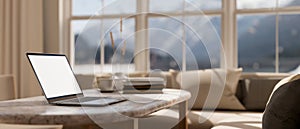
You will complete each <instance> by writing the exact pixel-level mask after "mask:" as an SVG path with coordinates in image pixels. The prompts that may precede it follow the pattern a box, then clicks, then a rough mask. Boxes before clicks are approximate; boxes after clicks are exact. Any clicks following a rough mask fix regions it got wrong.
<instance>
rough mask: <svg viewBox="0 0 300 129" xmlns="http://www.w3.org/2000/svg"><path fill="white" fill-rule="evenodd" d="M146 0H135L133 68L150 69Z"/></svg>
mask: <svg viewBox="0 0 300 129" xmlns="http://www.w3.org/2000/svg"><path fill="white" fill-rule="evenodd" d="M148 3H149V1H148V0H137V16H136V23H135V24H136V35H135V36H136V37H135V54H134V55H135V57H134V61H135V70H136V71H148V70H150V58H149V55H150V54H149V53H150V52H149V49H148V47H149V45H148V33H147V28H148V24H147V23H148V19H147V12H148V11H149V9H148V8H149V7H148V6H149V4H148Z"/></svg>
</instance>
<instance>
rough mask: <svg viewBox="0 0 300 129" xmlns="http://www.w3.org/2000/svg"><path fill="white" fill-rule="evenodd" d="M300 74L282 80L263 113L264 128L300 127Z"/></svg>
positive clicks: (295, 128) (284, 128)
mask: <svg viewBox="0 0 300 129" xmlns="http://www.w3.org/2000/svg"><path fill="white" fill-rule="evenodd" d="M299 98H300V75H293V76H290V77H287V78H284V79H283V80H281V81H280V82H279V83H278V84H277V85H276V86H275V88H274V90H273V93H272V95H271V97H270V99H269V102H268V104H267V107H266V109H265V112H264V114H263V128H264V129H299V128H300V99H299Z"/></svg>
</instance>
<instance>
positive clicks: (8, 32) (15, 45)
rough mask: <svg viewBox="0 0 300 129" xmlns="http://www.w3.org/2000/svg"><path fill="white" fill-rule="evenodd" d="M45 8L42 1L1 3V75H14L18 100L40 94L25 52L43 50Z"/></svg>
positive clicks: (3, 0)
mask: <svg viewBox="0 0 300 129" xmlns="http://www.w3.org/2000/svg"><path fill="white" fill-rule="evenodd" d="M42 7H43V0H0V75H1V74H12V75H14V78H15V79H14V80H15V81H16V82H15V84H16V94H17V96H16V97H29V96H36V95H41V90H40V88H39V86H38V83H37V81H36V79H35V76H34V74H33V72H32V70H31V67H30V65H29V63H28V61H27V59H26V56H25V53H26V52H27V51H34V52H42V51H43V8H42ZM2 92H5V91H2Z"/></svg>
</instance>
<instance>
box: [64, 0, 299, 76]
mask: <svg viewBox="0 0 300 129" xmlns="http://www.w3.org/2000/svg"><path fill="white" fill-rule="evenodd" d="M72 2H73V4H72V9H73V11H72V17H71V21H70V24H71V26H72V33H73V35H74V39H75V42H74V45H75V46H74V48H71V49H74V50H75V52H74V57H75V59H74V62H75V72H76V71H77V72H78V73H91V72H112V70H116V71H120V70H122V69H124V68H125V69H126V70H127V71H134V70H155V69H160V70H164V71H167V70H169V69H176V70H195V69H206V68H218V67H224V66H222V65H224V64H223V63H222V61H223V59H222V53H221V52H222V51H221V49H222V48H224V49H225V51H224V52H225V53H226V56H227V57H226V58H225V59H224V60H225V61H227V65H228V66H227V67H243V69H244V72H292V71H294V70H295V69H296V68H297V67H298V66H299V64H300V59H299V58H300V53H299V52H297V51H298V49H299V48H300V43H299V42H300V38H299V37H300V25H299V24H298V22H299V20H300V0H163V1H162V0H143V1H138V0H72ZM166 7H167V8H166ZM138 10H142V12H147V13H139V12H138ZM120 18H122V29H123V30H122V33H121V31H120ZM204 30H205V31H204ZM110 32H111V33H112V35H113V38H114V42H115V43H114V45H115V46H114V47H113V46H112V41H111V37H110ZM137 33H143V34H137ZM220 37H222V38H221V39H222V40H221V39H220ZM124 41H125V42H124ZM221 41H222V42H221ZM101 43H102V45H100V44H101ZM124 44H125V45H124ZM221 44H222V45H223V46H221ZM235 46H236V47H235ZM143 48H147V49H149V51H147V53H146V54H144V55H143V57H141V58H138V59H137V58H135V55H136V54H137V53H139V50H141V49H143ZM114 53H115V54H114ZM124 53H125V54H124ZM140 59H143V60H140ZM228 62H229V63H228ZM139 65H142V66H147V67H143V68H142V69H141V68H139V67H137V66H139ZM91 66H95V67H92V69H91ZM88 68H89V69H91V70H87V69H88ZM94 69H96V71H93V70H94ZM116 71H115V72H116Z"/></svg>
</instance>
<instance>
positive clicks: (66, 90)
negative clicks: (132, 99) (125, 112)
mask: <svg viewBox="0 0 300 129" xmlns="http://www.w3.org/2000/svg"><path fill="white" fill-rule="evenodd" d="M26 56H27V58H28V60H29V62H30V64H31V66H32V68H33V71H34V73H35V75H36V77H37V79H38V81H39V83H40V86H41V88H42V90H43V92H44V95H45V97H46V99H47V101H48V103H50V104H56V105H72V106H106V105H110V104H114V103H118V102H122V101H124V100H125V99H123V98H109V97H88V96H84V95H83V92H82V90H81V89H80V86H79V84H78V82H77V80H76V78H75V75H74V73H73V71H72V68H71V66H70V64H69V61H68V59H67V57H66V56H65V55H62V54H44V53H26Z"/></svg>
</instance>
